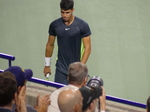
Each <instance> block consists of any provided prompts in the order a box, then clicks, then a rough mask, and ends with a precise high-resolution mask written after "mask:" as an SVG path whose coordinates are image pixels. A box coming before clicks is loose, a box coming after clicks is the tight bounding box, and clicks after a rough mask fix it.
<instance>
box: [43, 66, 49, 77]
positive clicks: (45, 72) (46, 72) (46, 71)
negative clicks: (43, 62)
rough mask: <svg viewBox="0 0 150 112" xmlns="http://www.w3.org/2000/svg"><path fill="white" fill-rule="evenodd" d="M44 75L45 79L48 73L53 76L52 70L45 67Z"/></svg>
mask: <svg viewBox="0 0 150 112" xmlns="http://www.w3.org/2000/svg"><path fill="white" fill-rule="evenodd" d="M43 73H44V75H45V77H46V74H48V73H49V74H50V75H51V68H50V67H49V66H45V67H44V70H43Z"/></svg>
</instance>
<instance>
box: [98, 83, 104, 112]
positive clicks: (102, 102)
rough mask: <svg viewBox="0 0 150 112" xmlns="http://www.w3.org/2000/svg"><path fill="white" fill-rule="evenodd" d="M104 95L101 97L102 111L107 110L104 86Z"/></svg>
mask: <svg viewBox="0 0 150 112" xmlns="http://www.w3.org/2000/svg"><path fill="white" fill-rule="evenodd" d="M101 88H102V96H100V97H99V100H100V111H101V112H105V111H106V92H105V89H104V87H102V86H101Z"/></svg>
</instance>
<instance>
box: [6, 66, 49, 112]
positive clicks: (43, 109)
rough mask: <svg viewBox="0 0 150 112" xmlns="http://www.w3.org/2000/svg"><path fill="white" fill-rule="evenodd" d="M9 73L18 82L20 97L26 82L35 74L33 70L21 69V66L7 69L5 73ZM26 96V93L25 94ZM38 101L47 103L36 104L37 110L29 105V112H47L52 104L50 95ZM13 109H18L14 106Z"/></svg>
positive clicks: (39, 98)
mask: <svg viewBox="0 0 150 112" xmlns="http://www.w3.org/2000/svg"><path fill="white" fill-rule="evenodd" d="M6 71H9V72H11V73H12V74H14V76H15V78H16V81H17V85H18V86H17V94H18V95H19V93H20V90H21V89H22V87H23V86H26V82H27V80H28V79H30V78H31V77H32V76H33V72H32V70H31V69H21V68H20V67H19V66H11V67H9V68H8V69H6V70H5V71H4V72H6ZM24 94H25V93H24ZM37 101H40V102H46V103H40V102H38V103H37V104H36V106H35V107H36V108H33V107H32V106H30V105H27V106H26V108H27V112H37V111H38V112H47V107H48V105H49V104H50V100H49V95H45V96H43V97H37ZM13 109H14V110H15V109H16V105H15V104H14V105H13Z"/></svg>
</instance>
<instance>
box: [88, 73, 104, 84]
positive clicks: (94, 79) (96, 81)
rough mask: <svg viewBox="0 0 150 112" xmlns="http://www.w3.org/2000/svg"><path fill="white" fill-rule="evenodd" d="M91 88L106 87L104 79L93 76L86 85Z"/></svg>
mask: <svg viewBox="0 0 150 112" xmlns="http://www.w3.org/2000/svg"><path fill="white" fill-rule="evenodd" d="M86 85H87V86H89V87H101V86H103V85H104V83H103V79H102V78H101V77H99V76H93V77H91V78H90V79H89V81H88V82H87V84H86Z"/></svg>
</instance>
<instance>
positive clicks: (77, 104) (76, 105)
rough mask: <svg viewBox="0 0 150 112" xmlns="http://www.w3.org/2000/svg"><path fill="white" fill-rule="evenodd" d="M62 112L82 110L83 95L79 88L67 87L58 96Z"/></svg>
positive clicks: (80, 111) (79, 111)
mask: <svg viewBox="0 0 150 112" xmlns="http://www.w3.org/2000/svg"><path fill="white" fill-rule="evenodd" d="M58 106H59V109H60V111H61V112H82V95H81V93H80V91H79V90H78V89H73V88H67V89H65V90H63V91H61V92H60V94H59V96H58Z"/></svg>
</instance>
